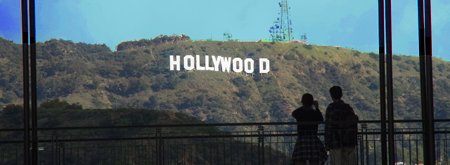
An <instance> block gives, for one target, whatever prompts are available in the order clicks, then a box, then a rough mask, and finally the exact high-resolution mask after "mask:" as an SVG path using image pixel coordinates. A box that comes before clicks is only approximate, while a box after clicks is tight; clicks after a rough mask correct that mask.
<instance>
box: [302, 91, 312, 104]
mask: <svg viewBox="0 0 450 165" xmlns="http://www.w3.org/2000/svg"><path fill="white" fill-rule="evenodd" d="M313 102H314V98H313V96H312V95H311V94H309V93H305V94H304V95H303V96H302V104H303V105H304V106H311V105H313Z"/></svg>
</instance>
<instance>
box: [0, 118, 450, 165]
mask: <svg viewBox="0 0 450 165" xmlns="http://www.w3.org/2000/svg"><path fill="white" fill-rule="evenodd" d="M402 122H403V123H409V124H410V125H414V124H415V123H416V122H418V121H414V120H411V121H399V122H397V123H402ZM296 124H297V123H227V124H186V125H145V126H112V127H66V128H40V129H38V132H39V145H38V158H39V159H38V162H39V164H43V165H44V164H45V165H47V164H48V165H61V164H65V165H72V164H73V165H75V164H76V165H89V164H95V165H98V164H105V165H106V164H107V165H115V164H117V165H125V164H126V165H128V164H130V165H138V164H145V165H149V164H150V165H152V164H154V165H172V164H173V165H199V164H200V165H201V164H204V165H210V164H214V165H216V164H218V165H222V164H223V165H228V164H230V165H234V164H243V165H256V164H258V165H261V164H266V165H275V164H280V165H284V164H286V165H287V164H290V163H291V160H290V159H291V154H292V150H293V148H294V145H295V142H296V138H297V134H296V133H297V130H296ZM379 125H380V123H379V122H377V121H362V122H361V123H360V124H359V126H358V145H357V146H356V151H357V162H358V163H359V164H361V165H376V164H381V155H382V154H381V141H380V137H381V136H380V135H381V132H380V127H379ZM416 125H417V126H419V127H416V128H412V127H409V128H397V129H396V130H395V141H394V143H395V144H396V145H395V152H394V153H395V160H396V162H398V164H401V163H403V164H412V165H413V164H420V163H422V162H423V156H422V155H423V150H422V147H423V144H422V143H423V141H422V133H423V132H422V129H421V128H420V124H417V123H416ZM403 126H404V125H403ZM399 127H400V126H399ZM22 131H23V130H22V129H1V130H0V164H2V165H3V164H4V165H9V164H11V165H12V164H23V153H22V152H23V150H22V148H23V141H22V140H21V139H23V138H22V136H23V132H22ZM318 136H319V138H320V139H322V140H323V126H320V127H319V133H318ZM449 137H450V127H448V128H447V127H445V126H441V127H439V129H436V164H450V160H449V156H450V154H449V151H450V150H449V149H450V148H449V142H450V141H449V140H450V138H449Z"/></svg>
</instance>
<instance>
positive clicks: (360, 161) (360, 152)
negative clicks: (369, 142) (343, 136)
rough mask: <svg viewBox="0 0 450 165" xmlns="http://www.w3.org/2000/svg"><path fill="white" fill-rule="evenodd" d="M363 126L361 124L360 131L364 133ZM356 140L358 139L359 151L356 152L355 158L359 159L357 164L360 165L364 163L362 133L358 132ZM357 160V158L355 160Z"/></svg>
mask: <svg viewBox="0 0 450 165" xmlns="http://www.w3.org/2000/svg"><path fill="white" fill-rule="evenodd" d="M364 129H365V128H364V126H363V125H361V133H364ZM358 141H359V145H358V146H359V147H357V149H358V148H359V153H358V155H359V156H358V157H357V159H359V164H360V165H362V164H364V148H365V147H364V137H363V134H359V135H358ZM357 161H358V160H357Z"/></svg>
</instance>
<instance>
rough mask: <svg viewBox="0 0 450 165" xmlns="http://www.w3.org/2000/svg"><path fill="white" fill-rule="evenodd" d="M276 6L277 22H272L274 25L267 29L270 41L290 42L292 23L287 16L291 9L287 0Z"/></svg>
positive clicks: (282, 0) (291, 38)
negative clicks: (277, 9)
mask: <svg viewBox="0 0 450 165" xmlns="http://www.w3.org/2000/svg"><path fill="white" fill-rule="evenodd" d="M278 4H279V6H280V12H279V13H278V17H277V20H276V21H274V25H273V26H272V27H270V29H269V32H270V35H271V37H272V41H273V42H283V41H291V40H293V39H294V37H293V36H292V34H293V32H292V21H291V18H290V15H289V10H290V9H291V7H289V5H288V2H287V0H281V2H279V3H278Z"/></svg>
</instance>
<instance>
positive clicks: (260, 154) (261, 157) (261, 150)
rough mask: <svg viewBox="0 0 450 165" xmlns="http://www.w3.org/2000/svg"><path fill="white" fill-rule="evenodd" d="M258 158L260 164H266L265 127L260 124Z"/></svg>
mask: <svg viewBox="0 0 450 165" xmlns="http://www.w3.org/2000/svg"><path fill="white" fill-rule="evenodd" d="M258 160H259V164H260V165H264V161H265V160H264V127H263V126H262V125H259V126H258Z"/></svg>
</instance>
